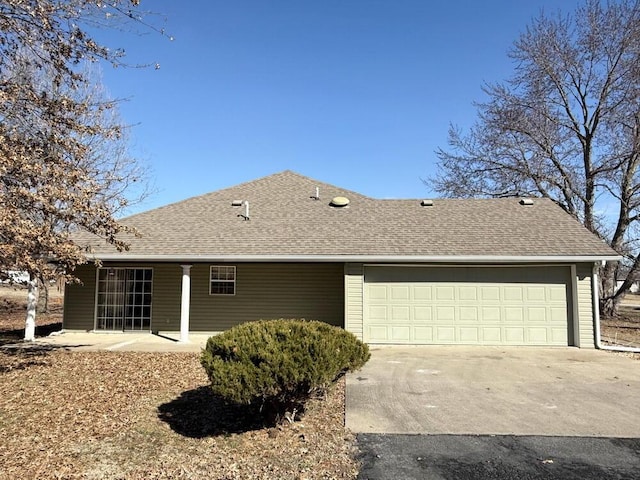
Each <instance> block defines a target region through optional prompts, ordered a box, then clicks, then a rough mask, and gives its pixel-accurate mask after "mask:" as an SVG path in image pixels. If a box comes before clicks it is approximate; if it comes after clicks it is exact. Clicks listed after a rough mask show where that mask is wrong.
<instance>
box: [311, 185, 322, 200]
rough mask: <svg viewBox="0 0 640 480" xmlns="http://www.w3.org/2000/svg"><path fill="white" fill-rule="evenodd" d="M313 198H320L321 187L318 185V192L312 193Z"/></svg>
mask: <svg viewBox="0 0 640 480" xmlns="http://www.w3.org/2000/svg"><path fill="white" fill-rule="evenodd" d="M311 198H313V199H314V200H320V187H316V194H315V195H311Z"/></svg>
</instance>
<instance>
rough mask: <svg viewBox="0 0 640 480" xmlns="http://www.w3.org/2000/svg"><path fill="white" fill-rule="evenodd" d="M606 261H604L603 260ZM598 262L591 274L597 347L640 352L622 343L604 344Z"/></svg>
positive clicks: (614, 350) (615, 350)
mask: <svg viewBox="0 0 640 480" xmlns="http://www.w3.org/2000/svg"><path fill="white" fill-rule="evenodd" d="M603 263H604V262H603ZM599 268H600V265H598V263H594V264H593V275H592V276H591V298H592V299H593V323H594V327H595V332H594V333H595V337H596V348H598V349H600V350H609V351H612V352H631V353H640V348H634V347H623V346H620V345H603V344H602V341H601V339H600V298H599V297H600V294H599V292H598V269H599Z"/></svg>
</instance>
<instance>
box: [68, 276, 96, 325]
mask: <svg viewBox="0 0 640 480" xmlns="http://www.w3.org/2000/svg"><path fill="white" fill-rule="evenodd" d="M73 274H74V275H75V276H76V278H78V280H80V282H81V283H70V284H67V285H66V286H65V288H64V314H63V318H62V328H63V329H65V330H85V331H86V330H93V328H94V320H95V301H96V291H95V288H96V267H95V266H93V265H92V264H86V265H79V266H78V267H77V268H76V269H75V271H74V272H73Z"/></svg>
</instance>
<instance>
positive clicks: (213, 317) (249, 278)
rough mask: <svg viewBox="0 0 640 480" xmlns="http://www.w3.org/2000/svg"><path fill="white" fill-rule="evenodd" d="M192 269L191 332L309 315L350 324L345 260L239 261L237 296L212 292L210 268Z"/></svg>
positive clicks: (197, 267) (313, 317)
mask: <svg viewBox="0 0 640 480" xmlns="http://www.w3.org/2000/svg"><path fill="white" fill-rule="evenodd" d="M211 265H212V264H194V265H193V268H192V269H191V315H190V322H189V323H190V330H191V331H205V332H217V331H223V330H226V329H229V328H231V327H233V326H234V325H238V324H240V323H242V322H247V321H252V320H259V319H272V318H305V319H307V320H320V321H323V322H327V323H330V324H332V325H337V326H343V325H344V279H343V273H344V271H343V265H342V264H333V263H330V264H327V263H309V264H298V263H238V264H234V265H235V266H236V267H237V269H236V294H235V295H229V296H224V295H209V267H210V266H211Z"/></svg>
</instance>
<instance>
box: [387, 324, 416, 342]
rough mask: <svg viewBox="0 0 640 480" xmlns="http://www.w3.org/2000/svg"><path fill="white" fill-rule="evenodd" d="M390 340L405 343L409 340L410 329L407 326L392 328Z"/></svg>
mask: <svg viewBox="0 0 640 480" xmlns="http://www.w3.org/2000/svg"><path fill="white" fill-rule="evenodd" d="M390 330H391V340H393V341H394V342H398V343H406V342H409V341H410V340H411V328H410V327H409V326H408V325H403V326H395V325H394V326H392V327H391V328H390Z"/></svg>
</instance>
